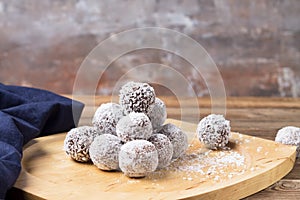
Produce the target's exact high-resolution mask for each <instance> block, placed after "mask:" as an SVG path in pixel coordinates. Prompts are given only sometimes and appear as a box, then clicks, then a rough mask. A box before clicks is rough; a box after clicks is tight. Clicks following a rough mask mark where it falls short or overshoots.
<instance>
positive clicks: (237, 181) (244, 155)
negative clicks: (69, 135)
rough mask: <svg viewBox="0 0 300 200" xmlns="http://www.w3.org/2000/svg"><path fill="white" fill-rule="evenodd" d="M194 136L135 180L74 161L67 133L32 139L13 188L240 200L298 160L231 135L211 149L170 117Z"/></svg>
mask: <svg viewBox="0 0 300 200" xmlns="http://www.w3.org/2000/svg"><path fill="white" fill-rule="evenodd" d="M167 122H171V123H174V124H176V125H177V126H180V127H181V128H182V129H183V130H184V131H185V132H186V133H187V134H188V136H189V142H190V147H189V149H188V151H187V153H186V155H184V156H183V157H182V158H181V159H179V160H177V161H174V162H173V163H172V164H171V165H170V166H169V167H168V168H167V169H164V170H159V171H156V172H154V173H152V174H150V175H149V176H148V177H146V178H141V179H132V178H128V177H126V176H124V175H123V173H121V172H105V171H101V170H99V169H98V168H97V167H96V166H94V165H93V164H91V163H88V164H82V163H78V162H75V161H73V160H71V159H70V158H69V157H67V156H66V154H65V152H64V151H63V141H64V138H65V133H63V134H57V135H52V136H47V137H43V138H38V139H35V140H33V141H32V142H31V143H30V145H28V146H27V147H26V148H25V149H24V157H23V161H22V166H23V168H22V171H21V174H20V176H19V178H18V180H17V182H16V184H15V185H14V187H16V188H19V189H21V190H23V191H24V194H25V195H26V196H27V197H28V198H31V199H104V198H109V199H182V198H196V199H198V198H201V199H240V198H243V197H246V196H248V195H251V194H253V193H255V192H258V191H260V190H262V189H264V188H266V187H268V186H270V185H271V184H273V183H274V182H276V181H278V180H280V179H281V178H282V177H283V176H284V175H286V174H287V173H288V172H289V171H290V170H291V169H292V168H293V165H294V162H295V154H296V153H295V152H296V147H293V146H287V145H282V144H278V143H276V142H274V141H270V140H264V139H261V138H256V137H251V136H247V135H242V134H239V133H234V132H232V137H231V140H230V144H229V148H228V150H222V151H211V150H208V149H206V148H204V147H202V146H201V144H200V142H199V141H198V140H197V138H196V136H195V130H196V125H195V124H190V123H185V122H181V121H177V120H171V119H168V120H167Z"/></svg>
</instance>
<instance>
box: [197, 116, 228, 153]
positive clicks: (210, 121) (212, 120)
mask: <svg viewBox="0 0 300 200" xmlns="http://www.w3.org/2000/svg"><path fill="white" fill-rule="evenodd" d="M197 134H198V138H199V140H200V142H202V143H204V145H205V146H206V147H207V148H209V149H213V150H216V149H218V148H223V147H225V146H226V145H227V144H228V141H229V137H230V122H229V121H228V120H225V118H224V117H223V115H216V114H211V115H208V116H207V117H204V118H203V119H202V120H201V121H200V122H199V124H198V127H197Z"/></svg>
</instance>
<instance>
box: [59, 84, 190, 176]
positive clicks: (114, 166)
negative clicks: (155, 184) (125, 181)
mask: <svg viewBox="0 0 300 200" xmlns="http://www.w3.org/2000/svg"><path fill="white" fill-rule="evenodd" d="M166 117H167V112H166V106H165V103H164V102H163V101H162V100H161V99H159V98H157V97H156V95H155V91H154V89H153V88H152V87H151V86H150V85H149V84H147V83H139V82H128V83H126V84H125V85H123V86H122V88H121V89H120V92H119V104H116V103H104V104H101V105H100V107H98V109H97V110H96V112H95V114H94V117H93V121H92V123H93V126H81V127H78V128H74V129H71V130H70V131H69V132H68V134H67V135H66V138H65V141H64V150H65V152H66V153H67V155H69V156H70V157H71V158H72V159H74V160H76V161H78V162H89V161H90V160H91V161H92V162H93V164H94V165H96V166H97V167H98V168H99V169H101V170H105V171H119V170H121V171H122V172H123V173H124V174H125V175H126V176H128V177H144V176H147V174H149V173H151V172H154V171H155V170H156V169H162V168H164V167H166V166H168V165H169V164H170V163H171V161H172V160H174V159H177V158H179V157H180V156H181V155H183V154H184V153H185V151H186V149H187V148H188V139H187V135H186V134H185V133H184V132H183V131H182V130H181V129H180V128H178V127H177V126H175V125H174V124H171V123H168V124H164V122H165V120H166Z"/></svg>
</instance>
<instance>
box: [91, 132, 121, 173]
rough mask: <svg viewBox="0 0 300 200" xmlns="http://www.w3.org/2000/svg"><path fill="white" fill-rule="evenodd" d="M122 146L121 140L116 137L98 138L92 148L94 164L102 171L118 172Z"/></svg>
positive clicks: (106, 135) (109, 135) (104, 136)
mask: <svg viewBox="0 0 300 200" xmlns="http://www.w3.org/2000/svg"><path fill="white" fill-rule="evenodd" d="M121 146H122V142H121V140H120V139H119V138H118V137H117V136H115V135H111V134H103V135H100V136H97V137H96V138H95V139H94V141H93V143H92V144H91V146H90V157H91V160H92V162H93V163H94V165H96V166H97V167H98V168H99V169H101V170H108V171H110V170H118V169H119V152H120V149H121Z"/></svg>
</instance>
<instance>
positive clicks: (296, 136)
mask: <svg viewBox="0 0 300 200" xmlns="http://www.w3.org/2000/svg"><path fill="white" fill-rule="evenodd" d="M275 141H276V142H280V143H282V144H287V145H294V146H297V157H300V128H298V127H295V126H287V127H284V128H282V129H280V130H279V131H278V132H277V135H276V138H275Z"/></svg>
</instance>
